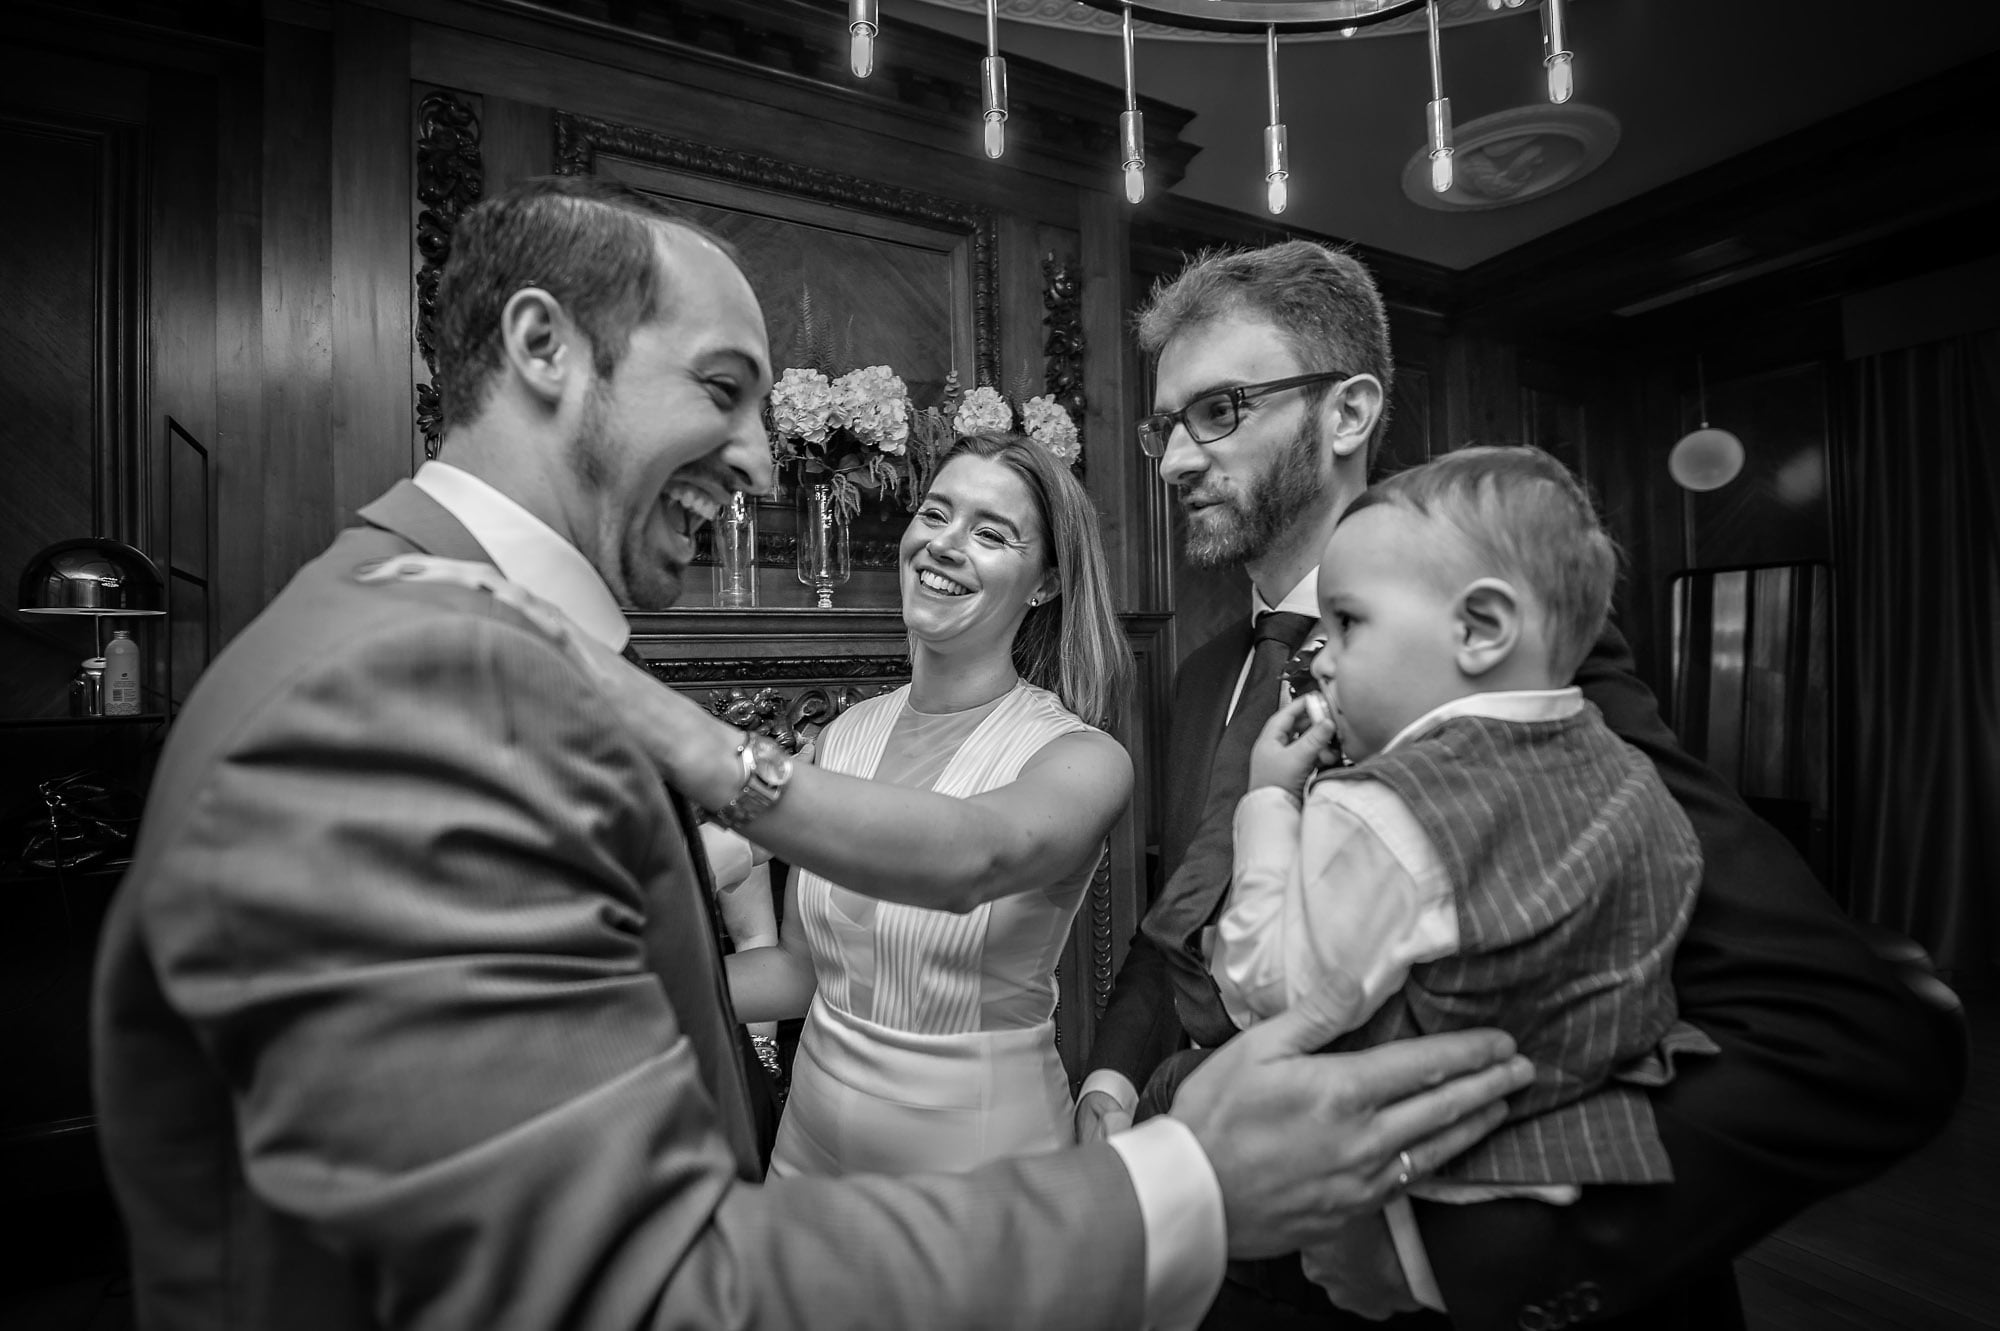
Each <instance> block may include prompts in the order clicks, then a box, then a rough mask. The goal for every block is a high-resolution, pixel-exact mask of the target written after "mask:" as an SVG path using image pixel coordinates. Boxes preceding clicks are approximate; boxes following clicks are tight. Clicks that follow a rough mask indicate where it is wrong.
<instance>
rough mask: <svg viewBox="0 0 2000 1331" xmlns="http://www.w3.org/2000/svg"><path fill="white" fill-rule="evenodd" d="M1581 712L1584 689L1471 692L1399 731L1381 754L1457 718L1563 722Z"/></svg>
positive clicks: (1571, 687)
mask: <svg viewBox="0 0 2000 1331" xmlns="http://www.w3.org/2000/svg"><path fill="white" fill-rule="evenodd" d="M1582 710H1583V690H1582V689H1579V688H1577V687H1575V686H1574V685H1572V686H1570V687H1569V688H1566V689H1513V690H1509V691H1506V692H1502V693H1468V694H1466V695H1465V696H1464V697H1463V698H1453V699H1452V700H1451V701H1450V702H1448V703H1443V704H1441V705H1439V706H1437V707H1433V708H1431V710H1429V711H1428V712H1425V713H1424V714H1423V715H1422V716H1420V717H1418V718H1417V719H1416V720H1414V721H1412V722H1410V724H1408V725H1406V726H1404V727H1403V728H1402V729H1401V730H1399V731H1397V732H1396V737H1395V738H1394V739H1392V740H1390V741H1389V742H1388V743H1387V744H1384V745H1383V746H1382V752H1384V753H1387V752H1388V751H1389V750H1391V749H1393V748H1395V747H1396V746H1397V745H1398V744H1401V743H1403V742H1404V741H1405V740H1410V739H1415V738H1416V737H1417V736H1418V735H1421V734H1423V733H1424V732H1425V731H1427V730H1430V729H1432V728H1434V727H1436V726H1440V725H1443V724H1444V723H1445V722H1446V721H1449V720H1451V719H1452V718H1453V717H1455V716H1484V717H1489V718H1491V719H1492V720H1495V721H1560V720H1562V719H1563V718H1564V717H1566V716H1575V715H1576V714H1577V713H1578V712H1580V711H1582Z"/></svg>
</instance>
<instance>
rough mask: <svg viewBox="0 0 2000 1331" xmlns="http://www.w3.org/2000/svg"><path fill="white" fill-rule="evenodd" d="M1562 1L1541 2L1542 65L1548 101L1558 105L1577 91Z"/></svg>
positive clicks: (1567, 22) (1573, 59) (1545, 0)
mask: <svg viewBox="0 0 2000 1331" xmlns="http://www.w3.org/2000/svg"><path fill="white" fill-rule="evenodd" d="M1563 5H1564V0H1542V64H1543V65H1545V66H1547V67H1548V71H1549V100H1550V101H1552V102H1555V103H1557V104H1561V103H1563V102H1566V101H1568V100H1569V99H1570V97H1571V95H1572V94H1573V93H1574V92H1575V91H1576V83H1575V70H1574V69H1573V68H1572V66H1573V65H1574V62H1575V57H1574V56H1572V55H1571V54H1570V49H1569V15H1568V13H1567V11H1566V10H1565V9H1564V8H1563Z"/></svg>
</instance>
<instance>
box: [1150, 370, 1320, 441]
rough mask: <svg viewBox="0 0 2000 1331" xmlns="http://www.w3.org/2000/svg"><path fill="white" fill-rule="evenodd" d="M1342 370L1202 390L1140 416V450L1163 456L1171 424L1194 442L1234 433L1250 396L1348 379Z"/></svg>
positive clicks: (1254, 396) (1219, 437) (1241, 421)
mask: <svg viewBox="0 0 2000 1331" xmlns="http://www.w3.org/2000/svg"><path fill="white" fill-rule="evenodd" d="M1353 377H1354V376H1353V375H1351V374H1349V373H1348V372H1347V371H1345V370H1321V371H1319V372H1318V373H1317V374H1295V375H1293V376H1292V377H1291V378H1289V379H1273V380H1271V381H1270V382H1269V383H1266V384H1238V385H1237V386H1236V387H1234V388H1218V389H1215V390H1214V391H1213V392H1208V393H1203V394H1202V395H1201V396H1199V397H1197V398H1195V399H1194V400H1192V401H1191V402H1189V403H1188V404H1187V405H1186V406H1184V407H1182V408H1181V409H1180V410H1179V411H1156V412H1154V413H1153V414H1152V415H1150V416H1141V417H1140V418H1139V451H1140V452H1142V453H1144V454H1145V455H1146V456H1147V457H1149V458H1157V457H1164V456H1165V455H1166V451H1167V441H1168V440H1169V439H1171V438H1173V434H1174V427H1175V426H1176V425H1185V426H1186V427H1187V432H1188V438H1190V439H1192V440H1194V441H1195V442H1196V443H1197V444H1212V443H1214V442H1215V441H1216V440H1218V439H1226V438H1228V437H1229V436H1230V435H1232V434H1234V433H1236V427H1237V426H1239V425H1241V424H1242V423H1243V404H1244V403H1246V402H1248V401H1250V400H1251V399H1252V398H1259V397H1265V396H1267V395H1269V394H1271V393H1282V392H1284V391H1285V390H1286V389H1288V388H1303V387H1305V386H1306V385H1307V384H1318V383H1324V382H1326V381H1327V380H1328V379H1351V378H1353Z"/></svg>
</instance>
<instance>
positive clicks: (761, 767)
mask: <svg viewBox="0 0 2000 1331" xmlns="http://www.w3.org/2000/svg"><path fill="white" fill-rule="evenodd" d="M750 759H751V765H752V766H753V767H754V768H755V769H756V772H757V775H758V776H759V777H760V778H762V779H763V780H765V781H768V782H770V783H771V784H772V785H782V784H783V783H785V782H786V781H789V780H790V779H791V776H792V755H791V754H789V753H786V752H785V750H784V748H783V747H782V746H780V745H779V744H778V743H777V741H775V740H770V739H766V738H765V737H764V736H762V735H759V736H757V737H756V738H755V739H754V740H752V741H751V744H750Z"/></svg>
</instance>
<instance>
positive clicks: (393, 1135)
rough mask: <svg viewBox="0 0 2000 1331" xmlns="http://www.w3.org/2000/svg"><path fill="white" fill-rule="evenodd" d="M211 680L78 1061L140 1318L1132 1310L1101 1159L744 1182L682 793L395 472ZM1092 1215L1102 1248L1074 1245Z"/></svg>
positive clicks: (1132, 1247)
mask: <svg viewBox="0 0 2000 1331" xmlns="http://www.w3.org/2000/svg"><path fill="white" fill-rule="evenodd" d="M364 517H365V518H366V519H367V520H368V521H369V523H370V525H369V526H366V527H362V528H357V529H354V530H350V531H348V532H346V533H344V534H342V535H341V536H340V538H339V539H338V540H337V541H336V542H335V543H334V545H333V546H332V547H331V549H330V550H329V551H328V552H327V553H326V554H324V555H322V556H321V557H320V558H319V559H318V560H316V561H315V562H314V563H312V564H311V565H309V566H308V567H307V568H305V569H304V570H303V571H302V572H301V573H300V574H299V576H298V577H297V578H296V579H294V581H293V582H292V583H291V585H290V586H288V587H287V588H286V589H285V590H284V592H282V593H281V594H280V595H279V596H278V597H277V599H276V600H275V601H274V602H273V603H272V604H271V606H270V607H269V609H268V610H266V612H265V613H264V614H263V615H262V616H260V617H259V618H258V620H257V621H256V622H255V623H253V624H252V625H251V626H250V627H249V628H248V629H246V630H245V631H244V633H243V635H242V636H241V637H240V638H238V639H237V641H235V642H234V643H232V644H231V645H230V647H229V649H228V650H227V651H225V652H224V653H223V654H222V656H221V657H220V658H219V659H218V660H217V662H216V663H215V665H214V666H213V667H212V668H211V669H210V670H209V672H208V673H207V675H205V676H204V678H203V680H202V681H201V684H200V686H199V687H198V688H197V689H196V690H195V692H194V695H193V696H192V697H191V698H190V700H189V702H188V705H187V707H186V709H185V710H184V711H183V712H182V714H181V716H180V718H179V720H178V722H177V723H176V725H175V727H174V732H173V735H172V737H171V739H170V741H169V743H168V746H167V751H166V754H165V755H164V757H163V759H162V761H161V764H160V768H159V771H158V775H157V778H156V780H155V783H154V794H153V798H152V801H151V804H150V806H149V808H148V810H147V816H146V820H145V824H144V828H143V830H142V833H141V836H140V842H139V846H138V852H137V858H136V860H135V863H134V866H133V869H132V871H131V873H130V875H129V876H128V877H127V879H126V881H125V883H124V885H123V887H122V889H121V891H120V894H119V900H118V901H117V903H116V906H115V907H114V910H113V914H112V917H111V919H110V920H109V921H108V922H107V925H106V930H105V937H104V941H103V945H102V951H101V955H100V958H99V965H98V978H97V1003H96V1010H95V1017H94V1023H95V1030H94V1045H95V1051H94V1056H95V1075H96V1083H97V1097H98V1109H99V1116H100V1123H101V1126H102V1140H103V1144H104V1150H105V1155H106V1162H107V1165H108V1166H109V1171H110V1175H111V1179H112V1182H113V1185H114V1187H115V1189H116V1191H117V1194H118V1197H119V1201H120V1204H121V1206H122V1208H123V1210H124V1212H125V1216H126V1218H127V1221H128V1224H129V1228H130V1232H131V1239H132V1260H133V1271H134V1286H135V1292H136V1296H137V1303H138V1309H139V1322H140V1325H141V1326H143V1327H155V1328H183V1327H188V1328H220V1327H241V1328H246V1331H272V1329H274V1328H281V1327H282V1328H286V1329H287V1331H293V1329H300V1331H315V1329H317V1328H362V1327H379V1326H396V1327H419V1328H439V1329H440V1331H442V1329H444V1328H451V1329H452V1331H459V1329H462V1328H470V1327H480V1328H498V1327H523V1328H551V1327H557V1326H562V1327H584V1328H627V1327H642V1326H643V1327H667V1326H689V1327H724V1326H741V1325H750V1324H753V1323H754V1324H756V1325H760V1326H764V1325H770V1326H806V1325H810V1326H813V1327H831V1326H870V1327H884V1326H904V1327H940V1326H1039V1325H1049V1326H1055V1325H1070V1326H1078V1327H1095V1326H1102V1325H1121V1324H1126V1325H1129V1324H1133V1323H1136V1321H1137V1319H1138V1315H1139V1311H1140V1304H1141V1299H1142V1297H1143V1273H1144V1272H1143V1268H1144V1251H1143V1248H1144V1242H1143V1229H1142V1225H1141V1221H1140V1217H1139V1213H1138V1206H1137V1202H1136V1199H1135V1196H1134V1194H1133V1192H1132V1188H1131V1185H1130V1182H1129V1180H1128V1177H1127V1175H1126V1173H1125V1170H1124V1168H1123V1167H1122V1165H1121V1164H1120V1163H1119V1161H1118V1160H1117V1158H1116V1156H1115V1153H1114V1152H1112V1151H1110V1150H1109V1149H1108V1148H1102V1149H1098V1150H1089V1151H1074V1152H1065V1153H1062V1154H1061V1155H1059V1156H1044V1157H1041V1158H1040V1159H1037V1160H1027V1161H1021V1162H1018V1163H1012V1164H1003V1165H998V1166H995V1167H991V1168H988V1169H985V1170H982V1171H980V1172H978V1173H975V1174H971V1175H966V1176H963V1177H958V1178H927V1179H844V1180H824V1179H814V1180H802V1181H797V1182H789V1183H785V1184H776V1185H771V1186H758V1185H755V1184H752V1183H748V1182H746V1181H745V1175H746V1174H747V1173H754V1171H755V1167H756V1166H755V1158H754V1153H753V1152H752V1149H751V1147H750V1144H749V1132H748V1129H747V1125H746V1124H745V1123H744V1122H743V1119H742V1110H741V1106H742V1099H741V1084H740V1065H738V1064H736V1063H735V1061H734V1059H733V1057H732V1056H731V1050H730V1048H729V1045H728V1041H727V1040H726V1038H719V1037H717V1035H716V1034H715V1032H717V1031H718V1030H720V1031H723V1032H725V1033H726V1032H727V1020H726V1017H725V1016H724V1013H723V1012H722V1010H721V1005H720V1003H719V1002H718V998H717V995H718V988H717V985H718V966H719V961H718V959H717V956H716V953H715V947H714V940H713V935H712V933H711V932H710V928H709V923H708V920H707V918H706V914H705V910H704V907H703V905H702V902H701V898H700V888H699V885H698V883H697V881H696V879H695V876H694V874H693V872H692V866H691V864H690V860H689V854H688V847H687V844H686V839H685V836H684V834H683V831H682V828H681V827H680V825H679V823H678V821H677V819H676V816H675V811H674V807H673V804H672V802H671V801H670V800H669V798H668V796H667V794H666V792H665V791H664V790H663V789H662V787H661V785H660V782H659V779H658V777H657V775H656V774H655V772H654V771H653V770H652V768H651V766H650V764H649V763H648V762H647V761H646V759H645V758H644V756H643V755H642V753H641V752H640V751H639V750H638V748H637V747H636V746H635V745H634V744H633V743H632V742H631V741H630V740H629V739H628V738H626V736H625V735H624V734H623V733H622V732H621V731H620V729H619V727H618V725H617V724H616V718H615V717H613V716H611V715H609V714H608V713H607V709H606V708H604V707H603V706H602V705H601V704H598V703H597V702H596V701H595V700H594V699H595V695H594V694H593V692H592V689H591V687H590V685H589V683H588V681H587V679H586V677H585V676H583V675H582V674H581V673H580V672H579V671H578V670H577V669H576V668H575V667H574V666H572V665H571V663H570V662H569V661H568V660H567V659H566V658H565V657H564V656H563V655H562V654H561V653H560V652H559V651H557V650H556V649H555V648H553V647H551V646H550V645H549V644H548V643H547V642H546V641H545V640H544V639H543V638H542V637H541V636H540V635H539V634H538V633H536V632H534V631H533V630H532V629H530V628H529V627H527V626H526V625H525V624H524V623H523V622H522V621H520V620H518V619H517V618H515V617H514V616H513V614H512V613H511V612H510V611H508V610H506V609H505V608H504V607H500V606H498V605H496V604H495V603H494V602H493V601H492V600H491V598H489V597H486V596H485V595H484V594H483V593H478V592H473V591H469V590H466V589H462V588H458V587H451V586H442V585H437V584H408V583H404V584H395V585H371V586H363V585H361V584H358V583H357V582H356V581H355V579H354V577H353V574H354V571H355V570H356V569H357V567H359V566H361V565H363V564H365V563H368V562H370V561H372V560H376V559H380V558H383V557H385V556H390V555H395V554H402V553H407V552H410V551H413V550H417V551H426V552H430V553H435V554H440V555H445V556H449V557H454V558H470V559H481V558H483V557H484V556H483V552H481V551H480V549H479V547H478V546H477V545H476V544H475V543H474V542H473V541H472V539H471V538H470V536H468V535H467V534H466V532H465V531H464V529H463V528H462V527H461V526H459V524H458V523H457V522H455V521H454V520H452V519H451V518H450V517H449V515H448V514H446V513H445V512H444V510H443V509H441V508H440V507H438V506H437V505H436V504H435V503H434V502H433V501H431V500H430V499H429V498H428V496H426V495H424V494H423V493H422V492H421V491H419V490H417V489H415V488H414V487H412V486H408V485H404V486H400V487H398V488H397V489H396V490H394V491H392V492H391V493H390V495H389V496H387V497H386V498H385V499H384V500H383V501H380V502H378V504H376V505H375V506H373V507H371V508H370V509H368V510H366V511H365V513H364ZM1085 1236H1088V1237H1087V1238H1086V1237H1085Z"/></svg>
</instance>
